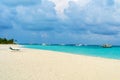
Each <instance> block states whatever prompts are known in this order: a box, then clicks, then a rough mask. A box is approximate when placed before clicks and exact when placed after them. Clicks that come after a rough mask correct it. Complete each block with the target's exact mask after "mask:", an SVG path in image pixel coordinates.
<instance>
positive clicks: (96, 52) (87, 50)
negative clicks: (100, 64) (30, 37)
mask: <svg viewBox="0 0 120 80" xmlns="http://www.w3.org/2000/svg"><path fill="white" fill-rule="evenodd" d="M24 47H26V48H32V49H42V50H51V51H58V52H67V53H71V54H78V55H87V56H95V57H102V58H112V59H120V47H119V46H113V47H112V48H102V47H101V46H74V45H72V46H71V45H67V46H65V45H64V46H60V45H49V46H42V45H24Z"/></svg>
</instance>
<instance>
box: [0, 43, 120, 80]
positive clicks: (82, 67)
mask: <svg viewBox="0 0 120 80" xmlns="http://www.w3.org/2000/svg"><path fill="white" fill-rule="evenodd" d="M10 46H11V47H13V48H20V51H11V50H10V49H9V47H10ZM0 80H120V60H114V59H104V58H97V57H89V56H82V55H74V54H68V53H61V52H54V51H46V50H34V49H27V48H21V47H19V45H0Z"/></svg>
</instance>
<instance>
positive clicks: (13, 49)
mask: <svg viewBox="0 0 120 80" xmlns="http://www.w3.org/2000/svg"><path fill="white" fill-rule="evenodd" d="M9 49H10V50H13V51H19V50H20V49H14V48H12V47H9Z"/></svg>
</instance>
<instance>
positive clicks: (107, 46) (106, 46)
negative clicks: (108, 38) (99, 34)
mask: <svg viewBox="0 0 120 80" xmlns="http://www.w3.org/2000/svg"><path fill="white" fill-rule="evenodd" d="M102 47H103V48H111V47H112V45H111V44H103V45H102Z"/></svg>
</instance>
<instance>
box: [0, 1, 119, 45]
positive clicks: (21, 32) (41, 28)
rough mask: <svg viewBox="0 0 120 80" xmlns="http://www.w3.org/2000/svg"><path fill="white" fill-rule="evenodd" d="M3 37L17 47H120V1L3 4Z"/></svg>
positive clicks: (0, 16) (0, 5)
mask: <svg viewBox="0 0 120 80" xmlns="http://www.w3.org/2000/svg"><path fill="white" fill-rule="evenodd" d="M0 37H6V38H9V39H10V38H14V39H15V40H17V42H18V43H83V44H103V43H110V44H120V0H1V1H0Z"/></svg>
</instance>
